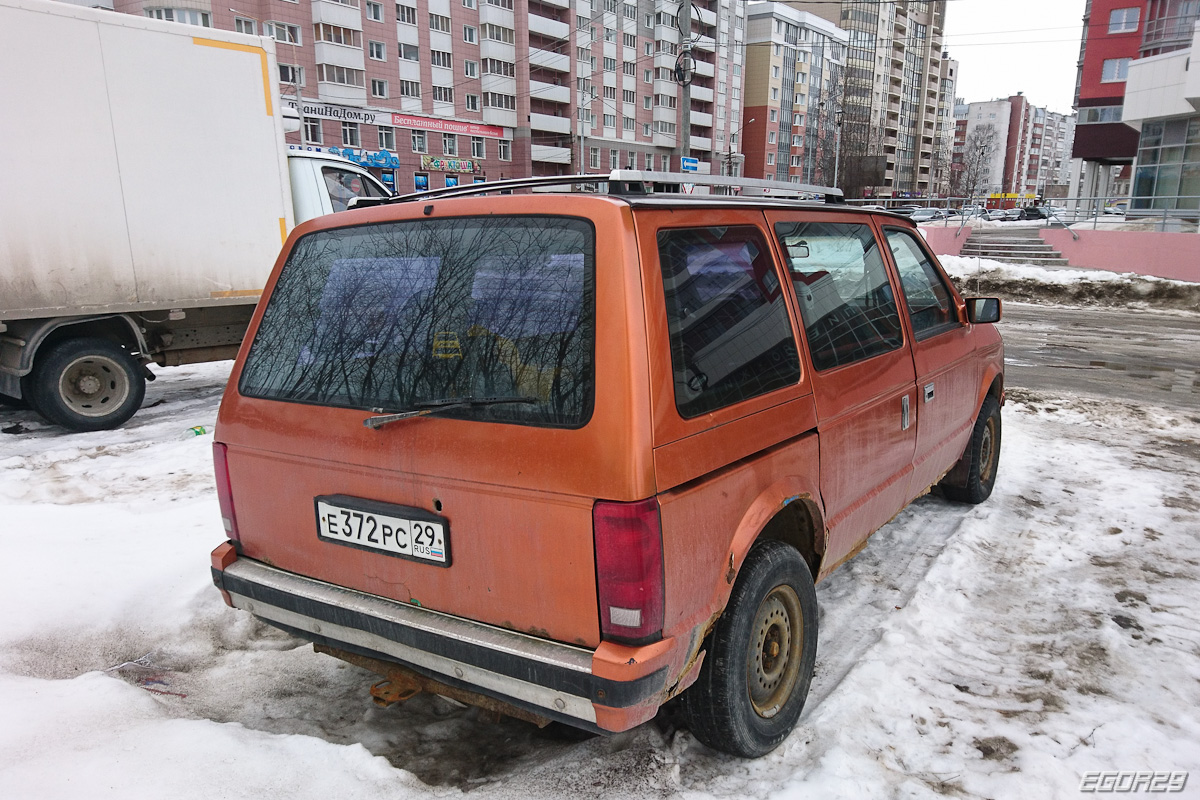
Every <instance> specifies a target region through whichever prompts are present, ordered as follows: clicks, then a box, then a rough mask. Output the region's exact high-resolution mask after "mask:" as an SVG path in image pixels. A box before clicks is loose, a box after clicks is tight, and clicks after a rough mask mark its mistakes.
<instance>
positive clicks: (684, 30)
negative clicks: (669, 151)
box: [675, 0, 696, 169]
mask: <svg viewBox="0 0 1200 800" xmlns="http://www.w3.org/2000/svg"><path fill="white" fill-rule="evenodd" d="M675 22H676V26H677V27H678V28H679V34H680V39H681V40H682V41H681V42H680V45H679V46H680V48H682V50H681V52H680V54H679V59H678V60H677V61H676V62H675V81H676V82H677V83H679V84H681V86H682V88H681V89H680V91H679V148H678V149H679V158H680V159H681V160H680V162H679V163H680V168H681V169H682V164H683V161H682V159H684V158H687V157H689V156H691V154H692V75H693V73H694V71H695V67H696V65H695V60H694V59H693V58H692V2H691V0H683V2H682V3H681V4H680V6H679V18H678V19H677V20H676V21H675Z"/></svg>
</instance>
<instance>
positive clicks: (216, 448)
mask: <svg viewBox="0 0 1200 800" xmlns="http://www.w3.org/2000/svg"><path fill="white" fill-rule="evenodd" d="M227 451H228V448H227V447H226V446H225V445H223V444H221V443H220V442H214V443H213V473H214V474H215V475H216V478H217V500H218V501H219V502H220V504H221V522H222V523H224V525H225V533H226V534H227V535H228V536H229V538H230V539H234V540H237V539H239V538H240V537H239V536H238V527H237V515H236V514H234V513H233V487H232V486H231V485H230V483H229V456H228V452H227Z"/></svg>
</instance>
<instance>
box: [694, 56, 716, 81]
mask: <svg viewBox="0 0 1200 800" xmlns="http://www.w3.org/2000/svg"><path fill="white" fill-rule="evenodd" d="M696 74H697V75H699V76H701V77H704V78H712V77H715V76H716V74H717V68H716V67H714V66H713V65H712V63H711V62H708V61H700V60H699V59H697V60H696Z"/></svg>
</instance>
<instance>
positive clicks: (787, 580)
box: [680, 541, 817, 758]
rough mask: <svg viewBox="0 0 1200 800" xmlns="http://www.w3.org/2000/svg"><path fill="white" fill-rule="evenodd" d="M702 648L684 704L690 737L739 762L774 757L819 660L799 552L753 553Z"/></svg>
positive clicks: (813, 607)
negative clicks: (700, 660)
mask: <svg viewBox="0 0 1200 800" xmlns="http://www.w3.org/2000/svg"><path fill="white" fill-rule="evenodd" d="M705 649H706V650H707V654H706V655H705V657H704V663H703V665H702V666H701V668H700V675H699V677H698V678H697V679H696V682H695V683H694V684H692V686H690V687H689V688H688V689H687V691H685V692H684V693H683V695H682V696H681V697H680V706H681V710H682V712H683V716H684V719H685V720H686V722H687V724H688V727H689V728H690V729H691V731H692V734H693V735H694V736H695V737H696V738H697V739H699V740H700V741H701V742H703V743H704V744H706V745H708V746H709V747H711V748H713V749H714V750H720V751H722V752H725V753H729V754H731V755H735V756H742V757H744V758H758V757H759V756H762V755H766V754H767V753H769V752H771V751H772V750H774V749H775V748H776V747H778V746H779V744H780V743H781V742H782V741H783V740H784V739H785V738H786V737H787V735H788V734H789V733H791V731H792V729H793V728H794V727H795V726H796V721H797V720H798V719H800V712H801V711H803V710H804V701H805V699H806V698H807V697H808V688H809V684H810V683H812V675H813V668H814V666H815V665H816V657H817V593H816V590H815V589H814V588H813V580H812V573H810V572H809V569H808V565H807V564H805V563H804V559H803V558H802V557H801V556H800V553H798V552H797V551H796V549H795V548H793V547H790V546H789V545H786V544H784V543H783V542H778V541H763V542H759V543H758V544H756V545H754V547H753V548H751V550H750V553H749V555H747V556H746V561H745V563H744V564H743V565H742V569H741V572H740V573H739V574H738V577H737V581H736V582H735V583H734V585H733V592H732V593H731V594H730V596H729V604H728V605H727V606H726V607H725V612H724V613H723V614H722V615H721V617H720V619H718V620H717V623H716V625H715V626H714V627H713V631H712V633H711V634H710V635H709V638H708V639H707V640H706V641H705Z"/></svg>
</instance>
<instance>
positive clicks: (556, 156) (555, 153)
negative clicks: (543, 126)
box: [529, 144, 571, 164]
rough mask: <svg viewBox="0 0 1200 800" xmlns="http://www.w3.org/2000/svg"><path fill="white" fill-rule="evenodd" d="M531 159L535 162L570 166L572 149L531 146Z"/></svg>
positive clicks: (541, 145) (539, 145)
mask: <svg viewBox="0 0 1200 800" xmlns="http://www.w3.org/2000/svg"><path fill="white" fill-rule="evenodd" d="M529 158H530V159H531V160H533V161H544V162H546V163H548V164H570V163H571V148H569V147H551V146H550V145H546V144H532V145H530V146H529Z"/></svg>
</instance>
